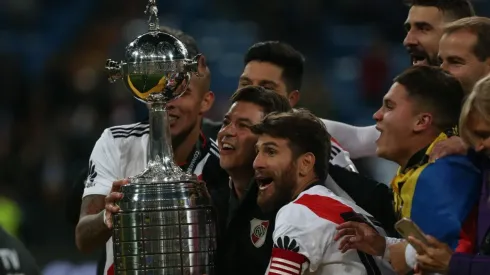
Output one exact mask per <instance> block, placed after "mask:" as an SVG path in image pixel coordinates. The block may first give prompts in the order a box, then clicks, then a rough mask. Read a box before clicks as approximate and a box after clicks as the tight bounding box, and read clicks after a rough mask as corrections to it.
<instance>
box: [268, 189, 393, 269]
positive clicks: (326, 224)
mask: <svg viewBox="0 0 490 275" xmlns="http://www.w3.org/2000/svg"><path fill="white" fill-rule="evenodd" d="M356 214H357V216H358V217H359V216H361V217H364V218H363V219H364V220H365V221H366V222H367V223H369V224H371V225H372V226H375V225H374V224H372V222H370V221H369V218H370V215H369V214H368V213H367V212H365V211H364V210H363V209H361V208H360V207H358V206H357V205H355V204H354V203H352V202H350V201H348V200H345V199H343V198H340V197H338V196H336V195H335V194H334V193H332V192H331V191H330V190H328V189H327V188H326V187H324V186H322V185H315V186H313V187H311V188H309V189H307V190H305V191H303V192H302V193H301V194H300V195H299V196H298V198H296V199H295V200H294V201H292V202H291V203H289V204H287V205H285V206H284V207H282V208H281V210H279V212H278V214H277V216H276V225H275V230H274V234H273V239H274V248H273V250H272V256H271V260H270V263H269V267H268V268H267V271H266V274H276V275H291V274H296V275H299V274H318V275H327V274H352V275H368V274H395V273H394V271H393V270H392V269H391V267H390V265H389V263H387V262H385V261H384V260H383V259H382V257H372V256H368V255H366V254H364V253H360V252H358V251H356V250H349V251H347V252H346V253H342V252H341V251H340V250H339V244H340V240H339V241H334V240H333V238H334V236H335V234H336V233H337V229H336V227H337V225H339V224H341V223H343V222H344V221H346V220H348V219H349V215H356ZM375 227H376V226H375ZM376 229H377V230H378V231H379V232H380V233H381V234H384V231H383V230H382V229H381V228H379V227H376Z"/></svg>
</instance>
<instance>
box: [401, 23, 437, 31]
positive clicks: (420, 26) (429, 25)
mask: <svg viewBox="0 0 490 275" xmlns="http://www.w3.org/2000/svg"><path fill="white" fill-rule="evenodd" d="M413 25H415V26H416V27H417V28H418V29H423V28H424V27H430V28H433V27H432V25H431V24H429V23H427V22H424V21H417V22H413ZM403 27H404V28H405V30H407V31H408V30H410V29H411V28H412V24H410V22H408V21H406V22H405V23H404V24H403Z"/></svg>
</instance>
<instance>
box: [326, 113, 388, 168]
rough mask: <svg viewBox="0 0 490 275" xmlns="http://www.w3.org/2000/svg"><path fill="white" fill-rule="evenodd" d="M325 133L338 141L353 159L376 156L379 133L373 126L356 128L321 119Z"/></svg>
mask: <svg viewBox="0 0 490 275" xmlns="http://www.w3.org/2000/svg"><path fill="white" fill-rule="evenodd" d="M322 121H323V123H324V124H325V126H326V127H327V131H328V132H329V133H330V135H332V137H334V138H335V139H336V140H338V141H339V142H340V143H341V144H342V146H343V147H344V149H345V150H347V151H348V152H349V153H350V157H351V158H353V159H358V158H363V157H373V156H376V140H377V139H378V137H379V131H378V130H376V128H375V126H374V125H373V126H366V127H357V126H352V125H349V124H345V123H341V122H337V121H332V120H327V119H322Z"/></svg>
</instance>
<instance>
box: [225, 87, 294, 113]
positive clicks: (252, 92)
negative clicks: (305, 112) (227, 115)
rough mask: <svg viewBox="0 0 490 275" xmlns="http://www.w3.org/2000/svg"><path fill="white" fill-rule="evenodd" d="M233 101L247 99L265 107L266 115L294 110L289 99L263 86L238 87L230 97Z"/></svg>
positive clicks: (246, 100)
mask: <svg viewBox="0 0 490 275" xmlns="http://www.w3.org/2000/svg"><path fill="white" fill-rule="evenodd" d="M230 101H231V103H235V102H237V101H245V102H250V103H254V104H256V105H258V106H260V107H262V109H264V115H267V114H269V113H272V112H289V111H291V110H292V108H291V105H290V104H289V101H288V100H287V99H286V98H285V97H284V96H282V95H279V94H278V93H276V92H274V91H271V90H267V89H265V88H264V87H261V86H246V87H243V88H240V89H238V90H237V91H236V92H235V93H234V94H233V95H232V96H231V98H230Z"/></svg>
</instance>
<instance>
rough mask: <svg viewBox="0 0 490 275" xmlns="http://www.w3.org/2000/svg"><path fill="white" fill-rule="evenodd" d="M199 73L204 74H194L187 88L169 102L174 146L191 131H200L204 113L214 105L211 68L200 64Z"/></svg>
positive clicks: (169, 116)
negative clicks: (200, 75)
mask: <svg viewBox="0 0 490 275" xmlns="http://www.w3.org/2000/svg"><path fill="white" fill-rule="evenodd" d="M201 67H203V68H201ZM199 73H200V74H202V75H203V76H202V77H198V76H195V75H193V76H192V77H191V80H190V82H189V86H188V87H187V90H186V91H185V92H184V93H183V94H182V95H181V96H180V97H178V98H177V99H174V100H172V101H170V102H168V103H167V106H166V109H167V111H168V118H169V124H170V125H169V126H170V134H171V136H172V141H173V142H174V146H178V144H179V143H180V142H181V141H182V140H183V139H185V138H186V137H187V136H189V133H190V132H191V131H193V130H194V131H199V128H200V123H201V119H202V116H203V114H204V113H206V112H207V111H208V110H209V109H210V108H211V107H212V106H213V103H214V94H213V92H211V91H210V90H209V81H210V74H209V69H208V68H207V67H205V66H204V65H200V71H199ZM174 149H175V148H174Z"/></svg>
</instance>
